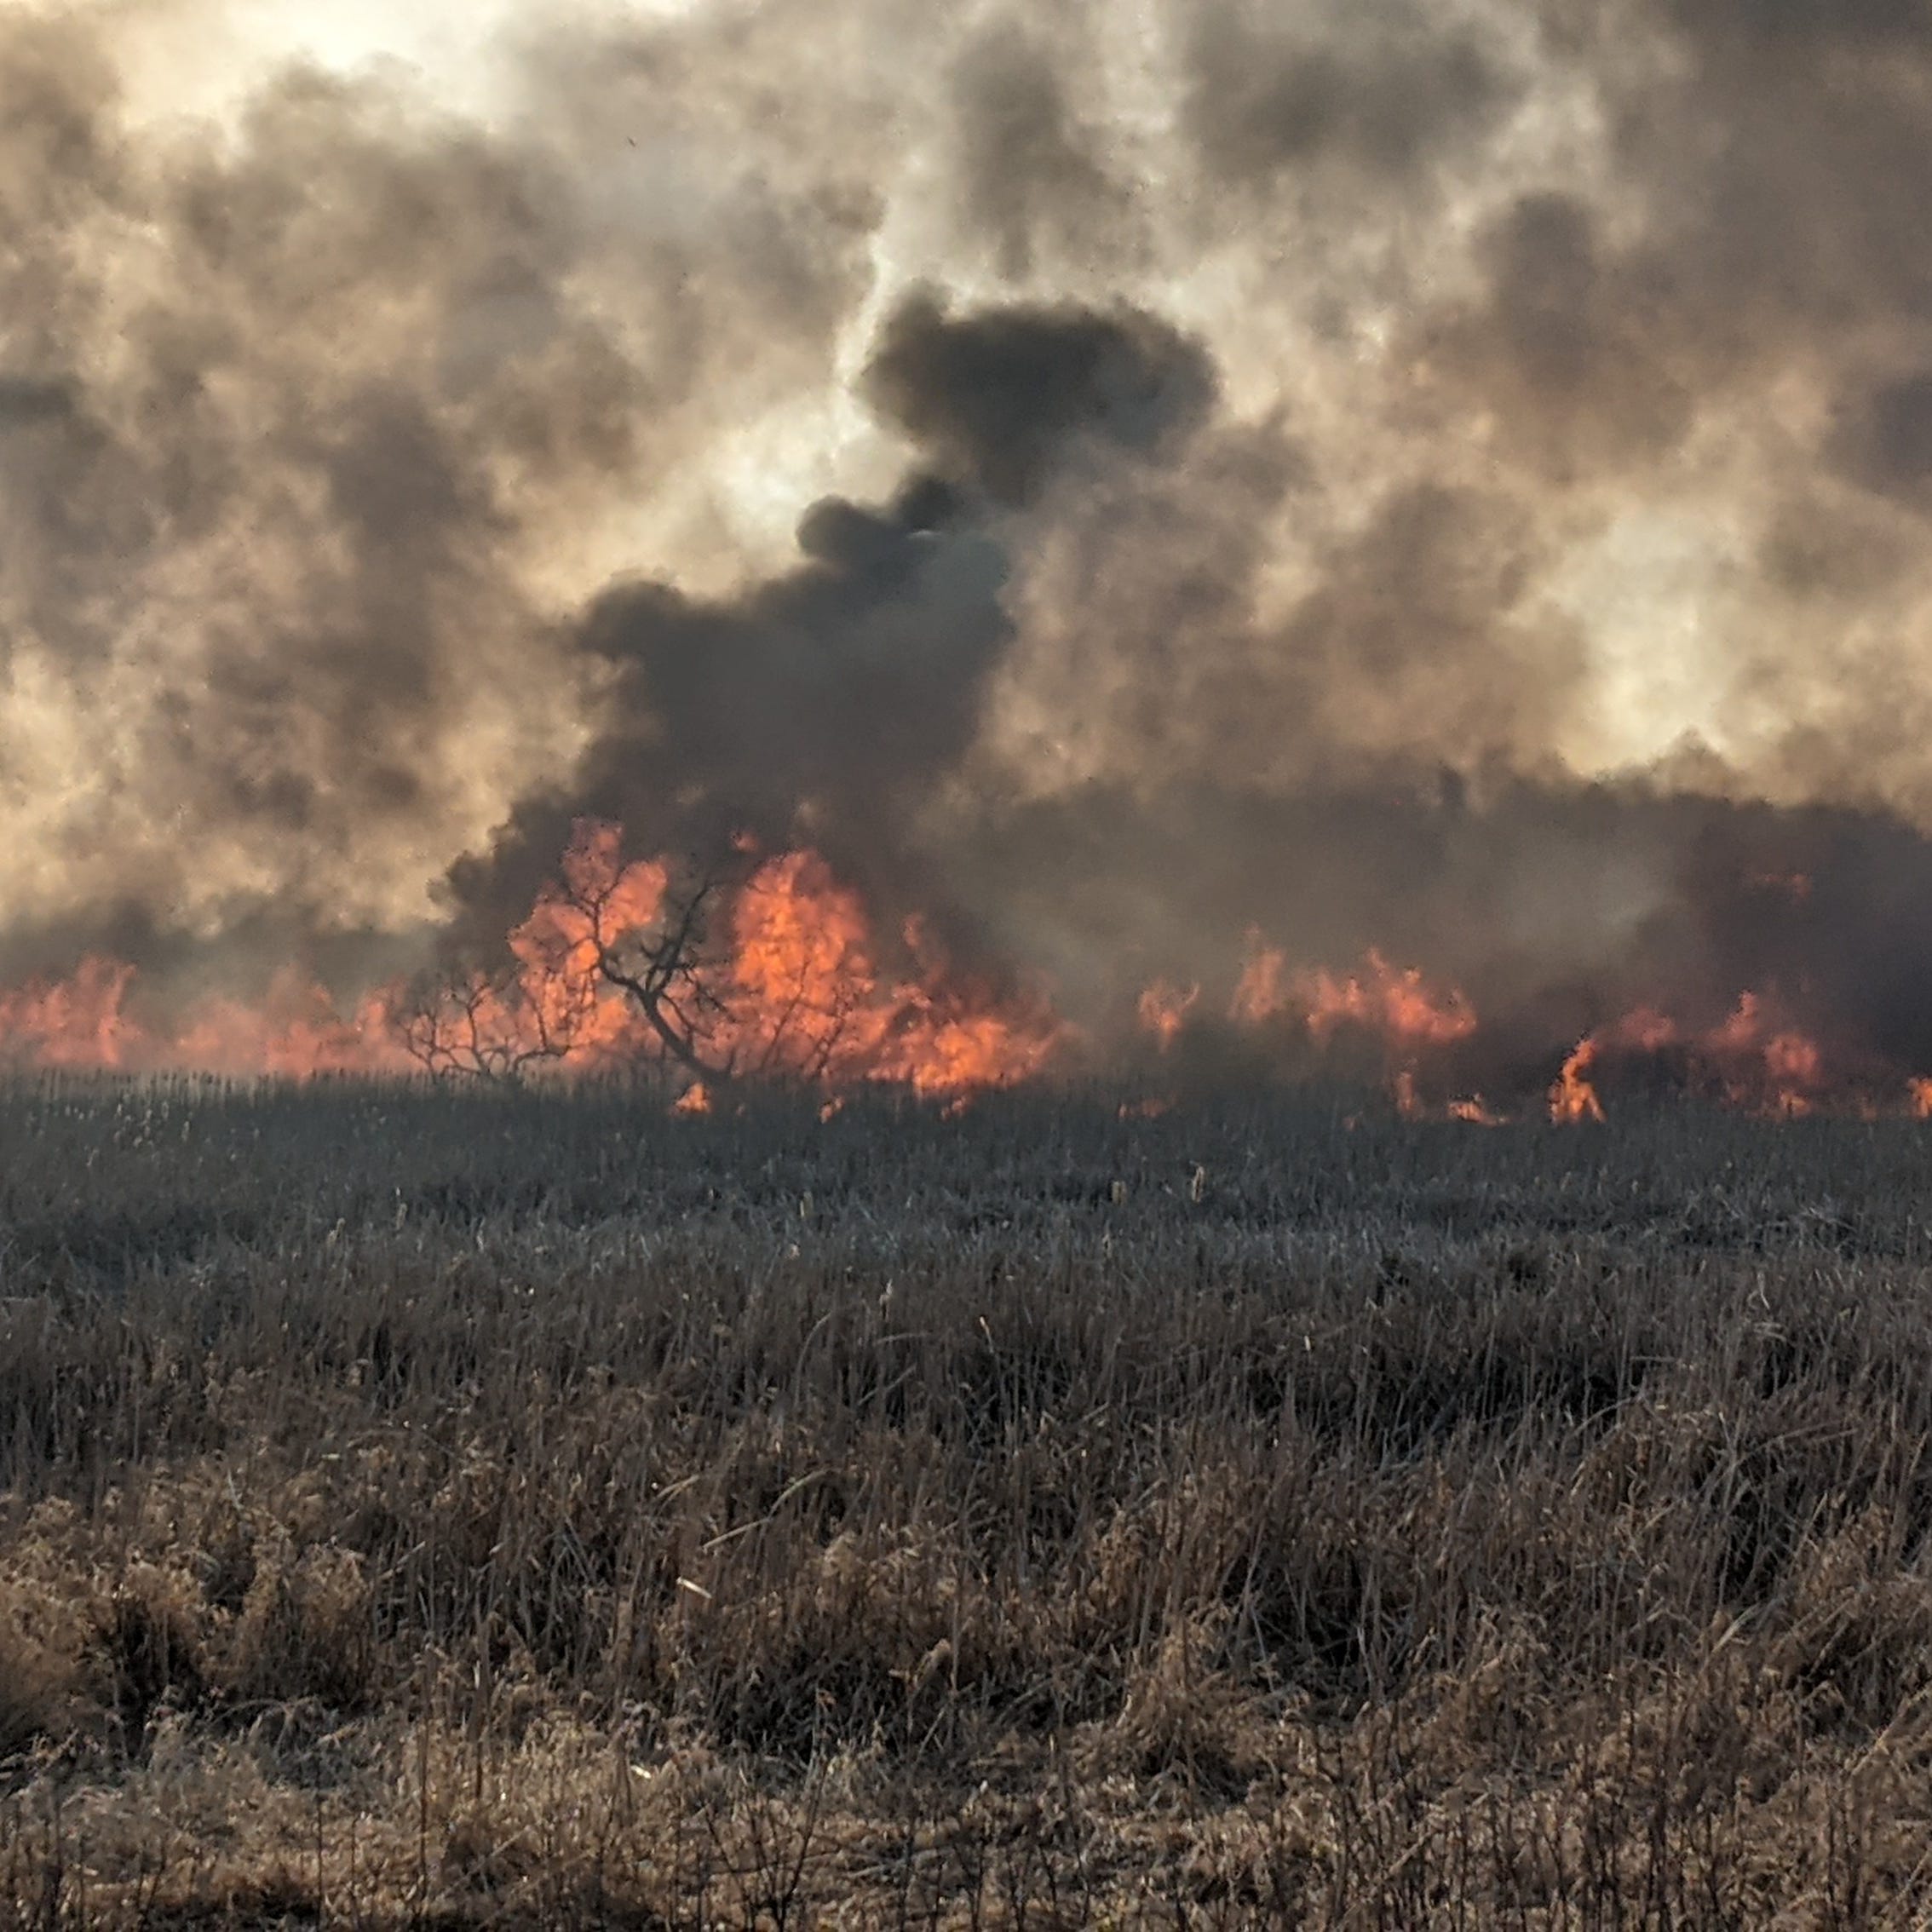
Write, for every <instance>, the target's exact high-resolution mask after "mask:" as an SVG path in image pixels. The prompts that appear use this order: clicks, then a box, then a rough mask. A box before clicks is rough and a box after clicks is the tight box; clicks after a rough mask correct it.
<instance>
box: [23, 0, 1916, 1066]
mask: <svg viewBox="0 0 1932 1932" xmlns="http://www.w3.org/2000/svg"><path fill="white" fill-rule="evenodd" d="M117 18H118V16H116V15H114V14H111V13H109V12H106V11H103V12H101V13H100V14H89V13H88V12H85V11H80V10H73V9H66V8H55V7H46V8H40V7H28V8H24V9H15V10H14V11H12V12H9V13H8V14H5V15H4V16H0V653H3V664H4V672H5V676H6V679H7V703H6V705H5V707H4V709H3V710H0V904H3V905H4V906H5V908H6V918H5V928H6V930H5V934H4V940H5V944H4V948H3V949H0V955H3V960H4V963H9V964H10V965H11V966H12V967H13V968H14V969H15V970H21V969H26V968H28V967H42V966H47V965H58V964H59V963H60V962H61V960H62V959H63V958H66V957H72V956H73V955H74V954H75V953H77V952H78V950H79V949H80V948H82V947H83V946H105V947H108V948H112V949H113V950H116V951H118V952H120V953H122V954H124V955H125V956H129V957H135V958H136V959H137V960H138V961H140V962H141V963H144V964H149V965H160V966H163V967H164V968H165V969H166V971H167V973H168V974H170V975H189V976H191V977H193V976H196V975H216V976H219V975H221V974H223V973H228V974H231V975H232V974H233V973H236V972H248V971H252V972H260V971H262V970H264V969H266V968H267V966H268V965H269V964H271V963H273V962H274V961H275V960H276V959H278V958H280V957H288V956H294V955H299V956H300V957H302V958H303V959H304V960H305V961H306V962H308V963H310V964H311V965H312V966H314V967H317V968H319V969H321V970H324V971H325V972H330V973H334V974H336V975H345V976H348V977H354V975H356V974H358V973H362V974H365V975H367V974H371V973H374V972H376V971H378V970H388V969H389V968H390V967H391V966H392V965H393V963H394V961H396V960H397V959H399V958H406V957H420V956H422V955H423V953H424V952H426V951H428V950H429V949H432V948H434V946H435V945H436V944H437V943H438V935H439V934H442V935H444V936H445V937H446V938H447V937H448V936H449V935H452V934H454V935H460V936H461V937H462V938H463V940H464V941H465V942H466V943H468V944H470V945H472V946H474V944H476V943H478V942H479V940H481V939H484V938H487V937H488V936H490V935H492V934H501V933H502V932H503V930H504V929H506V927H507V926H508V924H509V923H510V922H511V921H512V920H514V918H515V917H516V915H517V913H518V911H520V909H521V908H523V907H524V906H527V905H528V903H529V901H530V897H531V894H532V892H533V891H534V889H535V888H537V886H538V884H539V883H541V882H542V880H543V878H544V877H546V876H548V874H549V872H550V871H553V870H554V868H555V864H556V860H557V855H558V854H559V852H560V851H561V848H562V845H563V843H564V842H565V840H566V837H568V833H569V828H570V825H571V824H572V820H573V819H577V818H578V817H580V816H583V815H587V814H588V815H595V816H599V817H604V818H611V819H618V820H621V821H622V822H623V824H624V825H625V827H626V828H627V831H628V833H629V836H630V839H631V841H632V842H633V843H634V845H635V848H637V849H639V850H640V851H650V852H657V851H665V852H693V853H704V852H706V851H711V850H716V849H719V848H722V847H724V846H726V845H727V844H728V843H729V842H731V841H732V840H733V839H737V840H739V841H740V842H743V841H744V840H745V838H746V837H749V838H750V839H751V840H753V841H756V843H757V845H758V846H759V848H761V849H778V848H782V847H784V846H785V845H788V844H793V843H809V844H810V845H812V846H813V847H814V848H816V849H817V850H819V852H821V853H823V854H825V857H826V859H827V860H829V861H830V863H831V865H832V866H833V867H834V868H835V870H836V871H837V872H838V873H839V875H840V876H841V877H844V878H847V879H848V880H849V881H851V882H852V883H854V884H855V885H856V886H857V887H858V888H860V889H861V890H862V891H863V892H864V893H865V894H866V896H867V898H868V900H870V901H871V903H872V904H873V905H874V906H876V907H877V910H878V911H879V912H880V914H881V915H882V918H883V923H884V924H885V925H886V926H887V927H888V929H892V928H895V926H896V923H897V920H898V918H899V917H902V916H904V915H906V914H910V913H912V912H917V913H919V914H921V915H923V917H924V918H925V919H927V920H928V921H929V922H931V923H933V925H934V928H935V929H938V930H940V931H941V932H942V933H943V934H944V935H945V937H946V943H947V946H948V949H949V952H951V953H952V956H954V957H959V958H963V959H964V960H967V961H969V963H972V964H973V965H974V966H975V968H978V969H982V970H984V971H986V972H987V973H990V974H994V975H1010V976H1012V977H1014V978H1015V979H1019V980H1027V981H1029V982H1031V983H1038V984H1041V985H1044V986H1048V987H1049V988H1050V991H1051V993H1052V997H1053V998H1054V999H1055V1002H1056V1003H1057V1004H1058V1005H1059V1006H1060V1007H1061V1009H1062V1010H1063V1011H1065V1012H1067V1014H1069V1015H1072V1017H1075V1018H1077V1019H1078V1020H1080V1021H1083V1022H1084V1023H1085V1024H1086V1025H1087V1026H1089V1027H1090V1028H1091V1029H1095V1030H1098V1031H1100V1032H1104V1031H1105V1029H1106V1028H1107V1027H1109V1026H1115V1025H1124V1024H1126V1021H1125V1020H1124V1017H1123V1016H1124V1015H1128V1014H1130V1011H1131V1009H1132V1005H1133V1002H1134V998H1135V995H1136V991H1137V989H1138V988H1140V987H1141V986H1145V985H1146V984H1147V982H1148V981H1149V980H1152V979H1153V978H1155V977H1157V976H1159V977H1165V978H1169V979H1171V980H1175V981H1176V983H1181V982H1185V983H1187V984H1189V985H1197V984H1198V985H1199V986H1202V987H1204V988H1205V989H1207V990H1206V992H1205V993H1204V995H1203V998H1204V1001H1205V1004H1204V1008H1203V1010H1204V1011H1205V1010H1207V1009H1209V1008H1210V1007H1214V1006H1215V1005H1216V1002H1218V1003H1219V1006H1220V1008H1222V1009H1225V1006H1226V1003H1227V998H1228V989H1229V988H1230V987H1231V986H1233V983H1234V981H1235V980H1236V978H1237V976H1238V975H1239V972H1240V970H1241V967H1242V962H1243V959H1244V957H1247V956H1248V955H1250V954H1251V952H1252V951H1253V949H1254V947H1255V946H1256V945H1257V944H1259V943H1266V944H1267V945H1269V946H1274V947H1276V948H1279V949H1281V951H1282V952H1283V953H1284V954H1285V957H1287V958H1288V959H1289V960H1291V962H1294V963H1302V964H1307V965H1311V966H1312V965H1315V964H1320V963H1339V962H1345V961H1348V960H1350V959H1355V958H1359V957H1360V956H1361V955H1362V953H1363V952H1364V951H1365V949H1366V948H1368V947H1371V946H1374V947H1377V948H1380V949H1383V951H1384V952H1387V953H1388V954H1389V956H1390V957H1399V958H1400V959H1402V960H1404V961H1406V962H1411V961H1412V962H1413V963H1416V964H1417V965H1418V966H1421V967H1423V968H1424V969H1427V970H1428V971H1429V972H1430V973H1431V974H1434V975H1441V976H1442V977H1444V978H1445V979H1446V980H1453V982H1454V983H1455V984H1457V985H1458V986H1461V987H1462V988H1463V989H1464V990H1465V991H1466V992H1467V993H1468V995H1469V998H1470V999H1471V1000H1472V1001H1473V1003H1474V1004H1475V1007H1476V1009H1478V1010H1480V1011H1481V1013H1482V1014H1483V1015H1484V1016H1485V1019H1486V1021H1493V1023H1492V1024H1491V1025H1488V1026H1486V1028H1485V1032H1484V1035H1483V1046H1482V1051H1483V1052H1484V1053H1485V1054H1486V1055H1488V1056H1489V1060H1490V1062H1491V1065H1490V1066H1489V1067H1487V1069H1486V1070H1485V1069H1481V1068H1478V1069H1475V1070H1474V1075H1480V1076H1481V1078H1485V1079H1487V1080H1489V1081H1490V1082H1491V1083H1492V1084H1504V1085H1507V1084H1509V1083H1510V1082H1512V1081H1515V1080H1516V1079H1517V1069H1518V1068H1519V1067H1520V1068H1521V1083H1520V1084H1528V1083H1530V1082H1532V1081H1534V1080H1536V1079H1538V1078H1547V1073H1548V1060H1549V1055H1550V1050H1551V1049H1552V1046H1553V1045H1557V1046H1560V1045H1561V1044H1563V1043H1566V1042H1570V1041H1573V1040H1574V1039H1576V1038H1578V1037H1579V1036H1580V1035H1581V1034H1582V1033H1583V1032H1587V1031H1589V1030H1590V1029H1592V1028H1596V1027H1598V1026H1601V1025H1602V1024H1603V1023H1604V1022H1605V1021H1606V1020H1607V1019H1608V1018H1610V1017H1612V1016H1613V1015H1615V1014H1617V1013H1619V1012H1620V1011H1625V1010H1628V1009H1630V1008H1632V1007H1636V1006H1641V1005H1642V1003H1645V1002H1654V1001H1658V1000H1661V999H1668V1000H1670V1002H1672V1003H1674V1004H1675V1005H1676V1007H1677V1008H1678V1009H1682V1011H1683V1012H1684V1013H1685V1014H1686V1015H1691V1016H1693V1018H1694V1019H1696V1020H1697V1021H1699V1023H1703V1022H1714V1021H1717V1020H1719V1019H1721V1018H1722V1015H1723V1014H1724V1012H1725V1011H1726V1010H1727V1009H1728V1008H1729V1007H1730V1006H1731V1004H1732V1003H1734V1001H1735V1000H1736V998H1737V997H1738V995H1739V993H1740V992H1743V991H1745V989H1757V990H1758V991H1759V992H1762V993H1764V994H1765V995H1766V996H1767V997H1768V998H1775V1000H1776V1001H1777V1002H1778V1003H1779V1005H1780V1010H1782V1011H1785V1012H1787V1013H1789V1014H1790V1015H1792V1016H1793V1018H1794V1021H1798V1022H1802V1023H1803V1025H1804V1026H1806V1027H1807V1028H1808V1030H1810V1031H1811V1032H1814V1033H1816V1034H1817V1035H1819V1036H1820V1037H1821V1038H1827V1039H1829V1040H1830V1041H1831V1042H1832V1043H1833V1044H1834V1045H1836V1046H1839V1047H1841V1048H1842V1049H1843V1052H1844V1053H1845V1054H1847V1055H1850V1056H1852V1057H1854V1058H1856V1057H1858V1056H1871V1057H1874V1058H1877V1059H1881V1060H1883V1061H1885V1062H1886V1063H1887V1064H1889V1065H1893V1066H1895V1067H1900V1068H1901V1069H1904V1070H1906V1071H1911V1072H1932V1021H1929V1020H1928V1019H1927V1017H1926V1014H1925V1011H1924V1009H1923V1003H1922V1000H1921V998H1920V996H1919V994H1918V987H1919V986H1921V985H1923V983H1924V980H1925V977H1926V975H1927V973H1928V972H1929V971H1932V912H1929V911H1927V910H1926V908H1927V907H1928V906H1932V842H1929V841H1928V837H1927V831H1928V828H1932V759H1929V757H1928V755H1927V752H1926V750H1925V747H1926V745H1928V743H1932V716H1929V711H1932V705H1929V702H1928V693H1932V681H1929V680H1928V678H1927V677H1926V676H1925V675H1924V674H1925V669H1926V665H1925V651H1924V647H1923V643H1922V641H1921V640H1922V634H1923V626H1924V625H1925V624H1926V622H1927V621H1928V618H1932V564H1929V562H1928V559H1929V558H1932V545H1929V544H1928V542H1927V537H1928V533H1929V532H1928V521H1929V519H1932V325H1929V324H1928V322H1927V320H1926V318H1927V317H1928V316H1929V315H1932V266H1929V265H1932V247H1929V246H1928V245H1927V244H1928V243H1929V241H1932V234H1929V233H1928V229H1929V227H1932V13H1929V12H1928V11H1927V9H1924V8H1923V6H1921V5H1918V4H1906V0H1858V3H1856V4H1831V5H1827V4H1826V3H1825V0H1615V3H1613V4H1611V5H1608V6H1602V7H1589V8H1584V7H1578V6H1574V5H1572V4H1569V3H1568V0H1539V3H1538V4H1536V5H1532V6H1527V7H1525V6H1503V5H1500V4H1495V3H1492V0H1450V3H1448V4H1434V3H1431V4H1428V5H1425V4H1423V0H1371V3H1368V4H1360V3H1350V4H1342V3H1340V0H1320V3H1317V0H1301V3H1296V4H1291V5H1280V4H1271V5H1264V4H1261V3H1259V0H1154V3H1153V4H1152V5H1150V6H1148V7H1146V8H1142V9H1134V10H1131V12H1130V14H1129V13H1124V12H1123V11H1122V10H1121V9H1117V8H1111V7H1107V6H1105V5H1102V4H1100V3H1099V0H1093V3H1091V4H1075V5H1070V6H1067V7H1065V8H1061V9H1053V10H1051V11H1050V13H1049V14H1048V15H1047V16H1045V17H1044V19H1043V18H1036V17H1035V16H1034V14H1033V13H1032V12H1031V11H1029V10H1026V9H1014V8H1011V7H1009V6H1001V5H998V4H987V5H977V6H968V7H965V8H962V9H929V8H924V7H916V6H913V5H911V4H910V0H764V3H762V4H758V5H752V6H738V5H733V4H727V3H726V0H699V3H698V4H696V5H694V6H693V7H692V8H691V9H688V10H686V11H684V12H681V13H678V14H676V15H673V16H659V15H657V14H651V15H648V16H645V15H639V16H637V17H635V18H634V17H630V16H628V15H624V14H618V13H612V14H608V15H607V16H605V17H603V18H602V20H601V23H600V24H597V25H595V26H584V25H581V24H580V25H578V26H576V27H573V28H572V29H571V30H570V31H569V32H564V33H555V32H551V33H548V34H547V35H546V37H544V38H543V40H542V41H541V42H533V43H532V44H531V45H530V46H528V47H524V48H521V49H515V48H512V49H506V50H505V53H504V55H503V77H504V78H503V83H502V88H501V97H500V99H498V100H497V102H496V104H495V105H494V106H492V109H491V110H490V111H489V112H487V113H484V112H480V111H478V112H473V113H463V112H457V111H456V110H454V109H453V108H451V106H448V105H447V104H446V103H444V102H440V101H439V100H438V98H437V95H436V91H435V89H434V87H433V86H432V85H431V84H430V83H428V81H426V80H422V79H417V80H413V81H412V80H411V79H409V78H406V77H402V78H399V77H398V76H397V75H396V74H395V73H394V72H382V71H375V70H372V71H371V72H370V73H368V74H367V75H361V76H357V75H351V76H348V77H347V78H345V77H343V76H342V75H339V74H334V73H325V72H319V71H316V70H313V69H308V68H303V67H299V66H298V67H295V68H291V69H290V70H288V71H286V72H280V73H277V74H273V75H270V76H267V77H265V78H262V79H261V80H260V82H259V83H258V84H257V85H256V88H255V89H254V91H253V92H252V93H251V94H250V95H249V96H248V97H247V98H246V99H245V101H244V102H243V103H242V104H241V106H239V108H236V109H234V110H233V111H232V112H227V113H226V114H225V115H223V116H221V117H220V118H213V119H209V120H205V121H197V120H194V119H192V118H175V117H169V116H164V115H161V114H158V113H157V112H155V111H154V110H153V108H152V104H151V103H144V98H143V96H142V95H141V89H140V86H139V83H140V81H141V72H140V71H139V63H138V60H137V58H136V56H135V55H132V54H129V53H128V52H126V51H125V50H124V46H123V43H122V41H121V39H120V37H118V35H117V34H116V32H115V31H114V23H115V20H116V19H117ZM186 19H187V16H186V15H179V16H175V20H176V21H177V25H176V26H175V29H174V30H173V31H176V32H183V31H193V30H192V26H189V27H182V26H180V25H179V22H180V21H181V20H186ZM143 44H146V43H143ZM1538 1069H1541V1071H1540V1072H1538V1071H1537V1070H1538ZM1473 1077H1474V1076H1473Z"/></svg>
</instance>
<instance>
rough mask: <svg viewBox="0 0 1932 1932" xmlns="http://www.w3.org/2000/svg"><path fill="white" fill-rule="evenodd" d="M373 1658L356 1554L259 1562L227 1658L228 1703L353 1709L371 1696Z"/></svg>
mask: <svg viewBox="0 0 1932 1932" xmlns="http://www.w3.org/2000/svg"><path fill="white" fill-rule="evenodd" d="M376 1660H377V1644H376V1631H375V1611H374V1604H373V1600H372V1597H371V1590H370V1587H369V1582H368V1578H367V1577H366V1576H365V1573H364V1570H363V1564H362V1560H361V1558H360V1557H359V1556H358V1555H356V1554H355V1552H354V1551H353V1550H335V1549H330V1548H326V1547H323V1548H317V1549H312V1550H304V1551H302V1554H301V1555H299V1556H296V1557H295V1558H293V1559H292V1560H291V1559H290V1557H289V1556H288V1555H286V1553H279V1554H277V1555H273V1556H268V1557H265V1558H263V1559H262V1560H261V1561H258V1562H257V1564H256V1570H255V1575H254V1579H253V1581H252V1582H250V1584H249V1587H248V1592H247V1595H246V1596H245V1598H244V1601H243V1603H242V1608H241V1614H240V1615H239V1618H238V1619H236V1622H235V1627H234V1630H233V1636H232V1637H231V1639H230V1643H229V1647H228V1652H227V1658H226V1659H225V1665H226V1669H225V1672H224V1675H225V1677H226V1683H227V1690H228V1692H229V1693H230V1694H231V1695H232V1696H233V1698H235V1699H238V1700H239V1701H240V1702H241V1703H243V1704H244V1705H247V1704H253V1703H257V1702H261V1703H292V1702H294V1701H295V1700H296V1699H302V1698H313V1699H318V1700H319V1702H321V1703H322V1704H324V1705H328V1706H330V1707H331V1708H333V1709H336V1710H339V1711H354V1710H357V1709H359V1708H361V1707H362V1706H364V1705H366V1703H367V1702H368V1701H369V1699H370V1697H371V1693H372V1691H373V1688H374V1682H375V1679H374V1672H375V1667H376Z"/></svg>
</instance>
